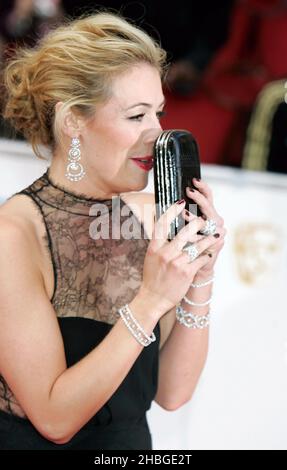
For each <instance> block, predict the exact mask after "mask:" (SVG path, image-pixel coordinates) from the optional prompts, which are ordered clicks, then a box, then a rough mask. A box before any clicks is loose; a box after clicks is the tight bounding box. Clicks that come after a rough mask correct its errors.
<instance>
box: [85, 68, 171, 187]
mask: <svg viewBox="0 0 287 470" xmlns="http://www.w3.org/2000/svg"><path fill="white" fill-rule="evenodd" d="M163 105H164V96H163V92H162V86H161V79H160V75H159V73H158V71H157V70H156V69H155V68H154V67H152V66H150V65H148V64H139V65H137V66H134V67H133V68H131V69H130V70H129V71H128V72H127V73H125V74H124V75H121V76H120V77H118V78H117V79H116V80H115V81H114V83H113V87H112V97H111V99H110V100H109V101H108V102H106V103H105V104H100V105H97V107H96V112H95V117H94V118H93V119H92V121H89V123H88V124H87V125H86V126H85V128H84V129H83V131H82V132H81V136H80V137H81V143H82V147H81V150H82V155H83V157H82V163H83V165H84V167H85V170H86V176H85V178H89V182H91V183H92V184H94V185H95V187H96V188H97V191H99V194H100V193H102V194H104V195H106V196H112V195H113V194H118V193H123V192H128V191H140V190H142V189H144V188H145V186H146V185H147V183H148V174H149V171H150V170H151V167H152V161H151V159H150V161H149V163H145V162H139V161H138V160H135V159H136V158H137V159H139V158H141V159H143V158H148V157H151V156H152V149H153V144H154V141H155V139H156V137H157V136H158V135H159V133H160V132H161V126H160V123H159V119H160V117H161V115H162V111H163Z"/></svg>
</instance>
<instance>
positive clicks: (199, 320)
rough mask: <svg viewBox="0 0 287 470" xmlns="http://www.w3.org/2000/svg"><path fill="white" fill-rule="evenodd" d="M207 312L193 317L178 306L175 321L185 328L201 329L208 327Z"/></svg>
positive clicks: (192, 314)
mask: <svg viewBox="0 0 287 470" xmlns="http://www.w3.org/2000/svg"><path fill="white" fill-rule="evenodd" d="M209 316H210V315H209V312H208V313H207V314H206V315H195V314H194V313H192V312H187V311H186V310H184V309H183V308H182V307H181V306H180V305H178V306H177V307H176V319H177V320H178V321H179V323H181V324H182V325H184V326H186V327H187V328H199V329H203V328H206V327H208V325H209Z"/></svg>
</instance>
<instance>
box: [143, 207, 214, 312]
mask: <svg viewBox="0 0 287 470" xmlns="http://www.w3.org/2000/svg"><path fill="white" fill-rule="evenodd" d="M184 207H185V204H184V201H183V202H182V203H181V204H178V203H175V204H173V205H172V206H171V207H169V208H168V210H167V211H166V212H165V213H164V214H163V215H162V216H161V217H160V218H159V220H158V221H157V222H156V223H155V226H154V230H153V237H152V240H151V241H150V243H149V246H148V249H147V253H146V257H145V260H144V266H143V281H142V284H141V287H140V291H139V294H138V295H139V296H140V297H141V298H142V299H144V300H146V302H147V303H148V304H149V305H153V308H154V311H155V312H158V315H159V317H161V316H162V315H164V314H165V313H166V312H167V311H169V310H170V309H171V308H173V307H174V306H175V305H176V304H177V303H178V302H180V300H181V299H182V298H183V297H184V296H185V294H186V293H187V291H188V289H189V287H190V283H191V282H192V281H193V279H194V277H195V275H196V273H197V272H198V271H199V270H201V269H204V267H205V266H206V265H208V264H209V262H210V259H211V258H210V255H208V254H207V253H205V252H206V251H207V250H208V251H211V250H213V248H214V246H215V245H216V244H217V238H216V237H214V236H213V235H209V236H206V237H202V236H200V235H198V234H197V232H198V231H200V230H202V229H203V227H204V225H205V220H204V219H202V218H201V217H193V220H191V221H190V222H189V223H188V224H187V225H186V226H185V227H183V228H182V229H181V230H180V232H179V233H178V234H177V235H176V236H175V237H174V238H173V240H172V241H170V242H169V241H168V234H169V231H170V224H171V222H172V221H173V220H174V219H175V218H176V217H178V216H179V215H180V214H181V213H182V212H183V210H184ZM188 242H191V243H193V244H195V246H196V248H197V250H198V253H199V256H198V257H197V258H196V259H195V260H194V261H192V262H190V259H189V256H188V254H187V253H186V252H185V251H184V252H183V251H182V249H183V248H184V246H185V245H186V243H188Z"/></svg>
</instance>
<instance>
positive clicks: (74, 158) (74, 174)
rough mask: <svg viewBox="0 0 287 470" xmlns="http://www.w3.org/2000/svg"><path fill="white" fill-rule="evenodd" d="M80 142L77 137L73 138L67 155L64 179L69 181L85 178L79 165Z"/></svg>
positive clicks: (81, 166)
mask: <svg viewBox="0 0 287 470" xmlns="http://www.w3.org/2000/svg"><path fill="white" fill-rule="evenodd" d="M80 145H81V143H80V140H79V139H78V138H77V137H74V138H73V139H72V142H71V147H70V150H69V155H68V161H69V163H68V165H67V170H66V174H65V176H66V178H68V180H70V181H79V180H81V179H82V178H83V177H84V176H85V174H86V173H85V170H84V167H83V165H82V164H81V163H79V161H80V159H81V150H80Z"/></svg>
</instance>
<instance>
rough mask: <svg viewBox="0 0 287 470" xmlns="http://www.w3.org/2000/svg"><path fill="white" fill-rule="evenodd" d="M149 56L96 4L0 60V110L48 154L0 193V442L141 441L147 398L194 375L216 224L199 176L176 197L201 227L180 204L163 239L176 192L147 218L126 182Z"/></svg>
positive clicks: (157, 58)
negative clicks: (43, 163) (188, 197)
mask: <svg viewBox="0 0 287 470" xmlns="http://www.w3.org/2000/svg"><path fill="white" fill-rule="evenodd" d="M164 58H165V54H164V52H163V51H162V50H161V49H160V47H159V46H158V45H157V44H155V43H154V42H153V41H152V40H151V39H150V38H149V37H148V36H147V35H146V34H145V33H144V32H142V31H141V30H139V29H137V28H136V27H134V26H132V25H131V24H129V23H128V22H126V21H125V20H124V19H122V18H120V17H118V16H116V15H114V14H108V13H98V14H95V15H92V16H90V17H87V18H85V19H80V20H76V21H74V22H71V23H70V24H67V25H65V26H62V27H60V28H58V29H56V30H55V31H54V32H52V33H50V34H49V35H48V36H47V37H46V38H45V39H43V40H42V41H41V43H40V44H39V46H38V47H37V48H36V49H34V50H26V51H23V52H21V53H20V55H19V57H18V59H17V60H16V61H14V62H12V63H11V64H10V65H9V66H8V68H7V70H6V86H7V93H8V98H7V104H6V112H5V117H6V118H8V119H9V120H10V121H11V122H12V124H13V125H14V127H15V128H16V129H18V130H19V131H21V132H23V133H24V135H25V137H26V138H27V139H28V140H29V141H30V142H31V144H32V145H33V148H34V150H35V153H36V154H38V155H39V154H40V150H39V145H41V144H44V145H46V146H49V147H50V148H51V150H52V155H53V158H52V163H51V166H50V168H49V170H48V172H47V173H45V174H44V175H43V176H42V177H41V178H39V179H38V180H36V181H35V182H34V183H33V184H32V185H30V186H29V187H28V188H26V189H25V190H23V191H21V192H20V193H19V194H17V195H14V196H13V197H12V198H10V199H9V200H8V201H7V202H6V203H5V204H4V205H3V206H2V207H1V209H0V211H1V212H0V219H1V225H0V239H1V254H0V263H1V274H0V299H1V302H0V373H1V377H2V381H1V383H2V390H1V402H0V403H1V412H0V447H1V448H2V449H3V448H5V449H94V450H95V449H102V450H105V449H150V448H151V436H150V433H149V429H148V425H147V422H146V416H145V415H146V411H147V410H148V409H149V407H150V404H151V402H152V400H153V399H155V400H156V402H157V403H158V404H159V405H160V406H162V407H163V408H165V409H167V410H173V409H176V408H178V407H179V406H181V405H182V404H183V403H185V402H186V401H187V400H189V399H190V397H191V395H192V392H193V390H194V388H195V385H196V382H197V380H198V377H199V375H200V372H201V370H202V367H203V365H204V361H205V358H206V351H207V336H208V328H207V325H208V315H207V313H208V305H207V304H208V302H209V300H208V299H209V297H210V290H211V285H212V277H213V267H214V262H215V260H216V258H217V254H218V252H219V250H220V249H221V247H222V245H223V239H224V234H225V231H224V228H223V222H222V219H221V218H219V217H218V215H217V213H216V212H215V209H214V207H213V204H212V198H211V193H210V190H209V188H208V187H207V185H206V184H205V183H203V182H200V181H198V182H195V184H196V186H197V188H198V190H195V191H193V192H192V197H193V199H194V200H195V201H196V202H197V203H198V204H199V205H200V206H201V208H202V210H203V212H204V213H205V215H206V216H207V217H208V218H212V219H214V220H216V222H217V233H216V234H215V235H214V236H213V235H206V236H200V235H197V232H198V231H199V230H204V228H206V222H205V221H204V220H203V218H201V217H193V216H191V215H190V216H189V215H184V217H186V219H188V220H190V223H189V224H187V225H186V226H185V227H184V228H183V229H182V230H181V232H180V234H178V235H177V236H176V237H175V238H174V240H172V241H171V242H168V240H167V238H168V231H169V226H170V223H171V222H172V220H173V219H174V218H175V217H176V216H179V214H183V209H184V204H183V202H184V201H178V203H176V204H174V205H173V206H171V207H170V208H169V209H168V210H167V212H166V213H165V214H164V215H163V216H162V217H161V218H160V219H159V220H158V221H157V222H156V224H155V226H154V227H153V223H154V221H153V217H152V213H153V212H154V207H153V205H154V200H153V196H152V195H151V194H145V193H143V192H140V193H137V192H138V191H140V190H142V189H144V188H145V186H146V185H147V181H148V170H150V169H151V166H152V165H151V158H150V156H151V155H152V147H153V143H154V140H155V138H156V136H157V135H158V134H159V133H160V131H161V127H160V124H159V119H160V116H161V114H162V112H163V104H164V97H163V94H162V87H161V75H162V71H163V65H164ZM187 191H189V190H188V189H187ZM189 194H191V193H190V192H189ZM131 209H132V210H131ZM119 214H120V216H118V215H119ZM129 214H131V215H130V217H129ZM99 221H100V222H101V223H99ZM131 227H132V232H131V230H130V228H131ZM119 229H120V230H119ZM131 235H132V236H131ZM187 242H194V245H193V246H194V247H195V248H193V252H188V251H186V250H183V248H184V247H185V245H186V243H187ZM206 250H208V252H206ZM191 285H195V287H190V286H191ZM185 295H186V296H187V297H189V298H192V300H193V301H194V302H195V303H196V306H195V307H193V313H194V314H195V316H194V318H193V320H192V323H193V326H194V328H188V326H190V325H189V323H190V321H191V320H190V317H187V316H186V315H188V314H187V313H184V312H182V311H180V312H178V313H177V316H176V315H175V307H176V305H177V304H178V303H180V302H181V301H182V302H183V303H182V304H181V306H182V308H183V307H184V309H185V311H186V312H188V311H189V306H188V304H185V303H184V301H183V300H182V299H183V297H184V296H185ZM198 304H200V306H198ZM202 304H204V305H202ZM176 318H177V319H178V321H177V320H176ZM180 322H182V324H180ZM200 326H201V327H202V326H204V328H200Z"/></svg>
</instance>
